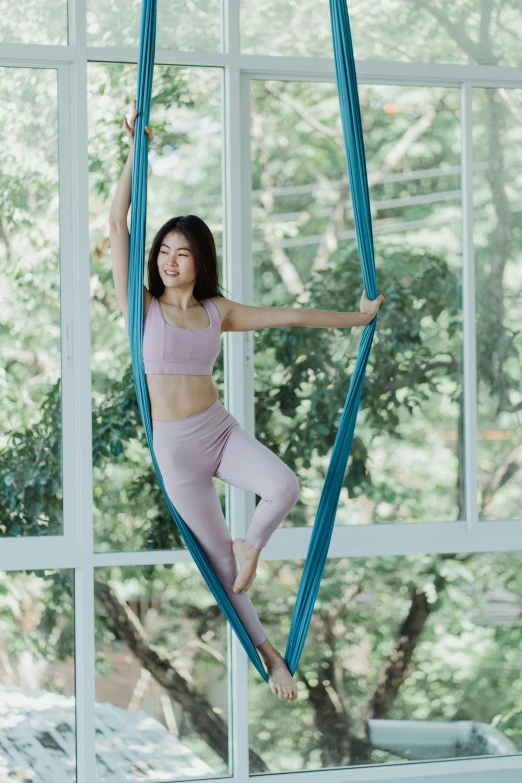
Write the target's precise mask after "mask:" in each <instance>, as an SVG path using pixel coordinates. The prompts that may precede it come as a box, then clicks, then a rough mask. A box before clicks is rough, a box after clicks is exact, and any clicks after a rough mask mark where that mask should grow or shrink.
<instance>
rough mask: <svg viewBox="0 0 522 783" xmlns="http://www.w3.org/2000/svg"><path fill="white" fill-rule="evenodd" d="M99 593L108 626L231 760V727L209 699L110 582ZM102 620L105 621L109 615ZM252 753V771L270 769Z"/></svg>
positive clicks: (205, 737)
mask: <svg viewBox="0 0 522 783" xmlns="http://www.w3.org/2000/svg"><path fill="white" fill-rule="evenodd" d="M95 595H96V598H97V599H98V600H99V602H100V603H101V605H102V606H103V608H104V609H105V611H106V613H107V621H108V622H107V625H108V626H109V627H110V628H111V630H112V631H114V633H116V635H117V636H118V637H119V638H122V639H124V640H125V642H126V643H127V645H128V646H129V649H130V650H131V651H132V652H133V654H134V655H135V656H136V658H137V659H138V661H139V662H140V663H141V665H142V666H143V667H144V668H145V669H147V671H149V672H150V673H151V675H152V676H153V677H154V679H155V680H156V682H158V683H159V684H160V685H161V686H162V687H163V688H165V690H166V691H167V692H168V693H169V694H170V696H172V698H173V699H175V700H176V701H177V702H178V704H180V705H181V706H182V707H183V709H184V710H185V712H186V713H187V714H188V715H190V718H191V721H192V724H193V726H194V729H195V730H196V731H197V733H198V734H199V735H200V736H201V737H202V739H203V740H205V742H206V743H207V744H208V745H209V746H210V747H211V748H212V749H213V750H214V751H215V752H216V753H217V754H218V755H219V756H220V758H222V759H223V761H225V762H226V763H228V727H227V725H226V723H225V722H224V721H223V720H222V719H221V718H220V717H219V716H218V715H217V714H216V713H215V712H214V711H213V709H212V707H211V705H210V704H209V702H208V701H207V699H206V698H205V697H204V696H203V695H202V694H201V693H199V691H197V690H196V688H194V687H193V686H192V685H190V684H189V683H188V682H187V680H186V679H185V678H184V677H182V676H181V674H179V672H178V671H176V669H175V668H174V667H173V666H172V664H171V663H170V661H169V660H168V659H167V657H166V655H165V653H164V651H160V650H159V649H158V648H156V647H154V646H153V645H151V644H149V642H148V641H147V638H146V635H145V631H144V629H143V626H142V625H141V623H140V621H139V620H138V618H137V617H136V615H135V614H134V612H132V611H131V609H130V608H129V606H128V605H127V604H126V603H125V602H124V601H120V599H119V598H118V597H117V596H116V595H115V594H114V593H113V592H112V590H111V589H110V588H109V586H108V585H103V584H102V583H101V582H98V583H97V585H96V588H95ZM102 619H103V620H104V621H105V618H102ZM249 755H250V764H251V769H252V771H255V772H267V771H268V768H267V766H266V764H265V762H264V761H263V759H262V758H261V757H260V756H259V755H258V754H257V753H256V752H255V751H254V750H253V749H252V748H250V754H249Z"/></svg>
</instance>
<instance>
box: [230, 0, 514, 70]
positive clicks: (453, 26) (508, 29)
mask: <svg viewBox="0 0 522 783" xmlns="http://www.w3.org/2000/svg"><path fill="white" fill-rule="evenodd" d="M240 9H241V17H240V24H241V51H242V52H243V54H269V55H279V56H287V57H288V56H295V57H333V46H332V28H331V22H330V13H329V10H327V9H328V3H326V4H325V3H324V2H323V0H288V2H284V3H280V2H277V0H266V2H263V3H258V2H256V0H241V6H240ZM349 13H350V26H351V29H352V36H353V46H354V52H355V57H356V58H357V59H358V60H392V61H397V62H439V63H463V64H479V65H508V66H517V67H520V65H521V64H522V57H521V53H520V46H519V44H518V42H519V40H520V37H521V35H522V7H521V6H520V5H518V4H516V3H501V2H494V3H483V2H482V0H465V2H461V3H458V4H456V3H453V2H451V0H441V2H438V3H412V2H410V0H397V2H393V3H391V2H389V0H379V1H378V2H376V3H370V4H369V3H366V2H364V0H351V2H350V3H349Z"/></svg>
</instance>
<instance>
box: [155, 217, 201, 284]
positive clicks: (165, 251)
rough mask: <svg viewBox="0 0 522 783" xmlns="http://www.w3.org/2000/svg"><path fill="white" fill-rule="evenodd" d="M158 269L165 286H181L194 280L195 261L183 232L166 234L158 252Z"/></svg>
mask: <svg viewBox="0 0 522 783" xmlns="http://www.w3.org/2000/svg"><path fill="white" fill-rule="evenodd" d="M158 271H159V273H160V277H161V279H162V280H163V283H164V284H165V287H166V288H181V287H184V286H187V285H192V283H195V282H196V262H195V259H194V256H193V254H192V251H191V249H190V245H189V243H188V240H187V238H186V237H185V236H183V234H177V233H176V232H174V231H172V232H171V233H170V234H167V235H166V236H165V237H164V239H163V242H162V244H161V247H160V249H159V254H158Z"/></svg>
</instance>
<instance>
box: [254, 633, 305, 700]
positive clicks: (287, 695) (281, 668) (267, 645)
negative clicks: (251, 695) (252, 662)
mask: <svg viewBox="0 0 522 783" xmlns="http://www.w3.org/2000/svg"><path fill="white" fill-rule="evenodd" d="M257 649H258V650H259V653H260V654H261V657H262V658H263V660H264V662H265V664H266V668H267V670H268V684H269V685H270V688H271V689H272V693H273V694H274V695H275V696H279V699H280V700H281V701H283V700H285V699H286V700H287V701H295V700H296V699H297V698H298V696H299V694H298V691H297V685H296V683H295V681H294V678H293V677H292V675H291V674H290V671H289V669H288V666H287V665H286V661H285V659H284V658H283V657H282V656H281V655H280V654H279V653H278V652H277V650H276V649H275V647H274V646H273V645H272V643H271V642H269V641H268V639H266V641H264V642H263V643H262V644H260V645H258V647H257Z"/></svg>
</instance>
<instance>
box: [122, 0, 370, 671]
mask: <svg viewBox="0 0 522 783" xmlns="http://www.w3.org/2000/svg"><path fill="white" fill-rule="evenodd" d="M329 2H330V19H331V24H332V36H333V49H334V60H335V71H336V80H337V89H338V93H339V104H340V111H341V119H342V127H343V134H344V142H345V148H346V157H347V161H348V174H349V178H350V188H351V194H352V203H353V210H354V217H355V228H356V233H357V243H358V246H359V255H360V260H361V270H362V275H363V281H364V287H365V288H366V293H367V295H368V298H369V299H375V298H376V297H377V280H376V276H375V262H374V252H373V235H372V225H371V216H370V198H369V193H368V182H367V175H366V159H365V154H364V142H363V135H362V126H361V115H360V110H359V98H358V92H357V77H356V72H355V62H354V56H353V47H352V38H351V33H350V23H349V18H348V9H347V4H346V0H329ZM155 41H156V0H143V5H142V12H141V24H140V46H139V58H138V85H137V94H136V108H137V110H138V112H139V113H138V116H137V117H136V122H135V136H134V139H135V140H134V158H133V173H132V191H131V231H130V255H129V285H128V294H129V309H128V323H129V342H130V349H131V358H132V372H133V379H134V385H135V387H136V396H137V400H138V406H139V409H140V413H141V418H142V421H143V425H144V428H145V435H146V437H147V442H148V445H149V448H150V452H151V457H152V462H153V465H154V469H155V471H156V474H157V476H158V480H159V483H160V486H161V489H162V491H163V494H164V495H165V498H166V501H167V504H168V507H169V509H170V511H171V513H172V516H173V517H174V520H175V522H176V524H177V526H178V528H179V531H180V533H181V535H182V537H183V540H184V541H185V543H186V545H187V548H188V550H189V552H190V554H191V555H192V557H193V559H194V562H195V563H196V565H197V567H198V568H199V570H200V572H201V574H202V576H203V578H204V579H205V582H206V583H207V585H208V587H209V588H210V590H211V591H212V593H213V595H214V597H215V599H216V601H217V603H218V604H219V606H220V608H221V610H222V611H223V614H224V615H225V617H226V619H227V620H228V622H229V623H230V625H231V626H232V628H233V630H234V632H235V633H236V634H237V637H238V638H239V640H240V642H241V644H242V645H243V647H244V649H245V650H246V652H247V654H248V655H249V657H250V659H251V660H252V663H253V664H254V666H255V667H256V669H257V670H258V672H259V674H260V675H261V676H262V677H263V678H264V679H265V680H266V681H267V682H268V674H267V672H266V670H265V668H264V666H263V662H262V660H261V658H260V656H259V653H258V652H257V650H256V648H255V647H254V645H253V644H252V642H251V640H250V637H249V636H248V634H247V633H246V631H245V629H244V628H243V626H242V624H241V621H240V620H239V617H238V616H237V614H236V611H235V609H234V607H233V606H232V604H231V603H230V600H229V598H228V596H227V594H226V593H225V591H224V589H223V588H222V586H221V583H220V582H219V580H218V578H217V577H216V575H215V573H214V570H213V568H212V566H211V565H210V563H209V561H208V559H207V557H206V555H205V553H204V552H203V551H202V550H201V547H200V546H199V543H198V541H197V540H196V538H195V537H194V535H193V534H192V532H191V530H190V529H189V528H188V526H187V525H186V524H185V522H184V521H183V519H182V517H181V516H180V515H179V514H178V512H177V510H176V509H175V507H174V506H173V504H172V503H171V501H170V499H169V497H168V495H167V492H166V490H165V485H164V483H163V480H162V478H161V472H160V470H159V467H158V463H157V461H156V457H155V454H154V448H153V443H152V422H151V415H150V401H149V395H148V389H147V382H146V377H145V371H144V367H143V353H142V338H143V314H144V299H143V284H144V259H145V226H146V211H147V169H148V139H147V134H146V133H145V131H144V127H145V125H148V124H149V118H150V102H151V90H152V74H153V68H154V54H155ZM376 323H377V318H374V319H373V321H372V322H371V323H370V324H368V325H367V326H366V327H365V328H364V330H363V334H362V338H361V343H360V346H359V352H358V356H357V362H356V365H355V370H354V373H353V376H352V380H351V383H350V388H349V390H348V394H347V397H346V401H345V405H344V410H343V414H342V417H341V422H340V425H339V429H338V432H337V435H336V438H335V443H334V446H333V450H332V457H331V460H330V464H329V467H328V471H327V474H326V479H325V483H324V487H323V490H322V493H321V498H320V500H319V506H318V509H317V515H316V518H315V522H314V526H313V529H312V534H311V538H310V546H309V549H308V554H307V558H306V562H305V565H304V569H303V575H302V579H301V583H300V586H299V591H298V594H297V600H296V604H295V608H294V613H293V616H292V624H291V628H290V634H289V637H288V642H287V646H286V653H285V660H286V663H287V665H288V668H289V670H290V672H291V673H292V674H294V673H295V670H296V669H297V665H298V663H299V659H300V657H301V653H302V651H303V648H304V644H305V641H306V636H307V633H308V628H309V625H310V621H311V617H312V612H313V609H314V604H315V600H316V598H317V594H318V592H319V587H320V584H321V577H322V574H323V571H324V566H325V563H326V558H327V554H328V548H329V546H330V540H331V537H332V532H333V526H334V523H335V516H336V513H337V506H338V503H339V496H340V493H341V489H342V485H343V480H344V475H345V472H346V465H347V463H348V457H349V455H350V448H351V445H352V440H353V433H354V429H355V422H356V419H357V412H358V409H359V404H360V400H361V394H362V388H363V383H364V376H365V372H366V366H367V363H368V358H369V355H370V350H371V346H372V341H373V335H374V333H375V327H376Z"/></svg>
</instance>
